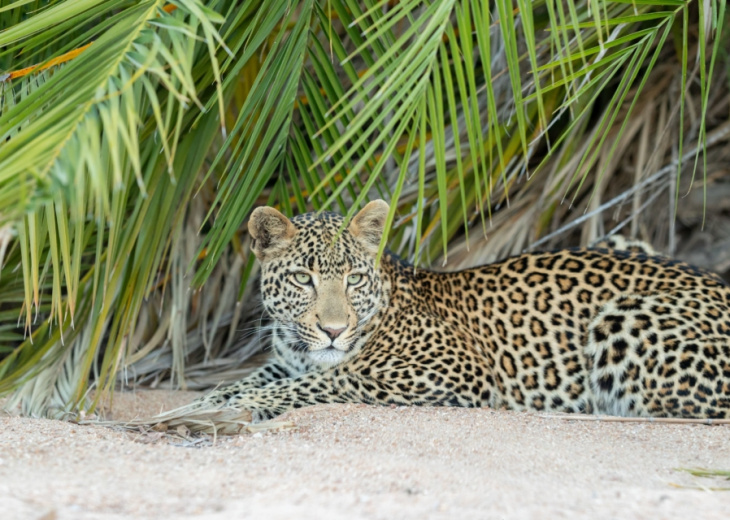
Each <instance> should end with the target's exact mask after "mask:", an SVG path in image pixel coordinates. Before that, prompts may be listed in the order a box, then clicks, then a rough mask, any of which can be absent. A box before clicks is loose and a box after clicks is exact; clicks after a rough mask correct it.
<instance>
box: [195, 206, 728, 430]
mask: <svg viewBox="0 0 730 520" xmlns="http://www.w3.org/2000/svg"><path fill="white" fill-rule="evenodd" d="M389 211H390V208H389V205H388V204H387V203H386V202H384V201H382V200H376V201H372V202H370V203H368V204H367V205H365V206H364V207H363V208H362V209H361V210H360V211H359V212H358V213H357V214H356V215H355V216H354V217H353V218H352V219H351V220H350V221H349V223H346V221H345V219H344V217H342V216H340V215H338V214H336V213H331V212H320V213H305V214H302V215H298V216H296V217H293V218H291V219H289V218H288V217H286V216H285V215H283V214H282V213H281V212H279V211H278V210H277V209H275V208H273V207H259V208H257V209H255V210H254V211H253V213H252V215H251V217H250V219H249V223H248V230H249V234H250V236H251V239H252V246H251V248H252V251H253V253H254V254H255V256H256V258H257V259H258V261H259V263H260V267H261V282H260V285H261V295H262V296H261V297H262V300H263V306H264V308H265V311H266V312H267V313H268V315H269V316H270V317H271V320H272V321H273V325H272V342H271V349H272V352H273V355H272V356H271V359H270V361H268V362H267V363H266V364H265V365H263V366H261V367H260V368H259V369H258V370H256V371H255V372H253V373H252V374H250V375H249V376H248V377H245V378H244V379H242V380H240V381H238V382H236V383H233V384H230V385H228V386H224V387H222V388H219V389H217V390H214V391H212V392H211V393H210V394H208V395H206V396H204V397H203V398H201V399H200V400H199V404H200V406H203V407H210V408H230V407H234V408H235V409H236V410H240V411H241V413H242V414H245V417H247V419H248V420H249V421H251V422H259V421H265V420H268V419H272V418H274V417H276V416H278V415H280V414H282V413H284V412H287V411H290V410H293V409H297V408H302V407H306V406H311V405H316V404H323V403H364V404H372V405H391V406H392V405H395V406H408V405H415V406H452V407H469V408H476V407H485V408H487V407H488V408H491V409H506V410H515V411H532V412H550V413H553V412H565V413H581V414H596V415H613V416H623V417H653V418H666V417H670V418H691V419H706V420H711V419H725V418H728V417H730V309H729V306H730V287H729V286H728V284H727V283H726V282H725V281H723V279H722V278H721V277H720V276H719V275H717V274H714V273H712V272H710V271H707V270H704V269H701V268H698V267H694V266H692V265H689V264H687V263H684V262H682V261H679V260H676V259H672V258H670V257H668V256H665V255H661V254H658V253H656V251H654V250H653V249H652V248H651V246H648V245H646V244H644V243H641V242H631V243H627V242H626V241H625V240H618V239H615V238H614V239H608V240H603V241H599V242H598V243H596V244H594V245H593V246H592V247H587V248H571V249H561V250H555V251H538V252H527V253H523V254H521V255H517V256H513V257H510V258H507V259H504V260H502V261H499V262H496V263H492V264H488V265H483V266H479V267H474V268H470V269H465V270H461V271H456V272H446V271H434V270H428V269H424V268H420V267H414V266H413V265H412V264H409V263H408V262H406V261H404V260H403V259H401V258H399V257H398V256H397V255H395V254H393V253H391V252H389V251H387V250H386V251H385V252H381V250H380V242H381V239H382V238H383V232H384V228H385V224H386V221H387V218H388V214H389ZM627 246H628V247H627Z"/></svg>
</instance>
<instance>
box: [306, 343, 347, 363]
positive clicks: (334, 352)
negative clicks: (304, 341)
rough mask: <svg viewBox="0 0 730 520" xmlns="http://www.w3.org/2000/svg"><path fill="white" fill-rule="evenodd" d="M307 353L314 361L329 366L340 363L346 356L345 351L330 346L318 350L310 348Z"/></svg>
mask: <svg viewBox="0 0 730 520" xmlns="http://www.w3.org/2000/svg"><path fill="white" fill-rule="evenodd" d="M308 354H309V357H310V359H312V361H314V362H315V363H318V364H320V365H330V366H331V365H337V364H339V363H341V362H342V361H344V359H345V356H347V352H345V351H343V350H340V349H338V348H335V347H332V346H330V347H327V348H323V349H319V350H310V351H309V352H308Z"/></svg>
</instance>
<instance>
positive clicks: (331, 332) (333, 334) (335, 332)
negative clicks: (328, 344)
mask: <svg viewBox="0 0 730 520" xmlns="http://www.w3.org/2000/svg"><path fill="white" fill-rule="evenodd" d="M318 325H319V324H318ZM319 328H320V329H321V330H323V331H324V333H325V334H327V335H328V336H329V337H330V339H332V340H334V339H335V338H337V337H338V336H340V334H342V333H343V332H345V329H347V326H344V327H339V328H333V327H323V326H322V325H319Z"/></svg>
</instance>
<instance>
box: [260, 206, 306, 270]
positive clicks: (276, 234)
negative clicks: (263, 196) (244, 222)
mask: <svg viewBox="0 0 730 520" xmlns="http://www.w3.org/2000/svg"><path fill="white" fill-rule="evenodd" d="M248 232H249V233H250V234H251V238H253V244H252V245H251V249H252V250H253V252H254V254H255V255H256V258H258V259H259V261H261V262H263V261H264V259H270V258H272V257H274V256H277V255H278V254H280V253H282V252H283V251H284V250H285V249H286V246H287V245H288V244H289V242H290V241H291V239H292V237H293V236H294V235H295V234H296V233H297V228H296V227H294V224H292V223H291V220H289V219H288V218H286V217H285V216H284V215H282V214H281V213H280V212H279V211H277V210H275V209H274V208H271V207H269V206H266V207H262V208H256V209H255V210H254V211H253V213H251V218H250V219H249V220H248Z"/></svg>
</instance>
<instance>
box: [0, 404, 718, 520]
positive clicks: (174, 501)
mask: <svg viewBox="0 0 730 520" xmlns="http://www.w3.org/2000/svg"><path fill="white" fill-rule="evenodd" d="M194 395H196V394H194V393H192V392H188V393H185V392H175V393H170V392H159V391H156V392H149V391H147V392H137V393H134V394H121V395H119V394H118V395H117V396H116V397H115V407H114V414H115V418H117V419H122V418H125V419H126V418H132V417H135V416H136V415H148V414H150V413H156V412H158V411H160V410H162V409H167V408H170V407H173V406H177V405H180V404H184V403H186V402H188V401H189V400H190V399H191V397H192V396H194ZM284 418H285V419H286V420H288V421H291V422H293V423H294V424H295V425H296V428H294V429H288V430H282V431H267V432H263V433H256V434H253V435H251V434H246V435H239V436H229V437H224V438H221V437H219V438H218V439H215V441H214V442H212V439H211V441H207V440H206V441H205V442H202V443H200V442H199V443H198V444H197V445H195V444H194V443H190V442H185V441H182V440H180V439H173V438H170V437H164V436H161V434H152V435H150V434H146V435H143V434H138V433H132V432H125V431H117V430H113V429H110V428H104V427H100V426H79V425H75V424H69V423H64V422H59V421H50V420H42V419H28V418H20V417H9V416H0V518H2V519H3V520H11V519H13V520H14V519H24V520H25V519H35V520H56V519H80V520H83V519H101V520H107V519H109V520H111V519H120V518H135V519H137V518H139V519H148V518H149V519H153V518H154V519H160V518H189V517H190V518H199V519H234V518H236V519H238V518H255V519H259V518H261V519H279V518H281V519H284V518H286V519H329V518H333V519H334V518H348V519H360V518H362V519H380V518H382V519H401V518H403V519H410V518H413V519H419V520H420V519H423V518H435V519H452V518H453V519H457V518H458V519H471V518H474V519H485V520H489V519H500V518H505V519H506V518H585V517H588V516H590V517H592V518H652V519H655V518H656V519H662V518H683V519H685V518H703V519H712V518H718V519H721V518H722V519H727V518H730V490H728V491H713V490H710V489H709V488H730V481H724V480H722V479H718V478H700V477H695V476H692V475H689V474H687V473H684V472H681V471H678V470H677V468H681V467H692V468H696V467H705V468H713V469H724V470H730V426H702V425H660V424H646V423H640V424H636V423H616V422H604V421H601V422H576V421H568V420H561V419H554V418H553V419H546V418H541V417H537V416H535V415H531V414H525V413H514V412H504V411H491V410H486V409H484V410H465V409H436V408H431V409H427V408H378V407H369V406H364V405H337V406H332V405H329V406H319V407H314V408H309V409H304V410H298V411H296V412H294V413H290V414H287V415H286V416H285V417H284Z"/></svg>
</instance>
